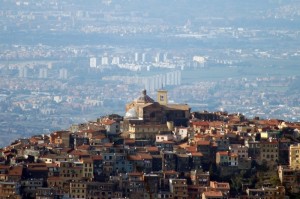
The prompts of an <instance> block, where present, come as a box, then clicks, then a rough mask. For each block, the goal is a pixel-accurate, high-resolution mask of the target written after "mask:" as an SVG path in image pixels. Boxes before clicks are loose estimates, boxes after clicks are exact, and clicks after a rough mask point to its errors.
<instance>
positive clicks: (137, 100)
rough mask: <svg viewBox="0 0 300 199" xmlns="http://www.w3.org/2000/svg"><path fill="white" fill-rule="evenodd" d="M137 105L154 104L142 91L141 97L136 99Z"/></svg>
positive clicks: (145, 92) (144, 91)
mask: <svg viewBox="0 0 300 199" xmlns="http://www.w3.org/2000/svg"><path fill="white" fill-rule="evenodd" d="M136 102H138V103H154V100H153V99H152V98H151V97H149V96H148V95H147V91H146V90H143V91H142V95H141V96H140V97H139V98H137V99H136Z"/></svg>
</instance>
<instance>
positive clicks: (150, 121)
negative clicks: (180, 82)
mask: <svg viewBox="0 0 300 199" xmlns="http://www.w3.org/2000/svg"><path fill="white" fill-rule="evenodd" d="M190 111H191V109H190V107H189V106H188V105H187V104H169V103H168V92H167V91H166V90H159V91H157V98H156V101H154V100H153V99H152V98H151V97H149V96H148V95H147V92H146V90H143V91H142V93H141V96H139V97H138V98H137V99H135V100H134V101H132V102H130V103H129V104H127V105H126V114H125V117H124V120H123V124H122V131H123V134H124V135H126V136H125V137H129V138H132V139H155V136H156V135H157V134H159V132H163V131H172V130H173V128H174V127H176V126H187V125H188V120H189V117H190Z"/></svg>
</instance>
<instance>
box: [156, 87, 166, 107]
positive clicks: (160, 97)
mask: <svg viewBox="0 0 300 199" xmlns="http://www.w3.org/2000/svg"><path fill="white" fill-rule="evenodd" d="M157 102H158V103H159V104H161V105H167V104H168V91H166V90H158V91H157Z"/></svg>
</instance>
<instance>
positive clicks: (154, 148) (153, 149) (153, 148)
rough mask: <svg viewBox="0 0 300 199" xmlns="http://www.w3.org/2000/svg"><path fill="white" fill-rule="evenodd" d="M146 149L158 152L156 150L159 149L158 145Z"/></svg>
mask: <svg viewBox="0 0 300 199" xmlns="http://www.w3.org/2000/svg"><path fill="white" fill-rule="evenodd" d="M146 150H147V151H148V152H156V151H158V147H156V146H149V147H146Z"/></svg>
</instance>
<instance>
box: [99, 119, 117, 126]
mask: <svg viewBox="0 0 300 199" xmlns="http://www.w3.org/2000/svg"><path fill="white" fill-rule="evenodd" d="M115 122H116V121H115V120H110V119H106V120H104V121H102V124H104V125H112V124H113V123H115Z"/></svg>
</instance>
